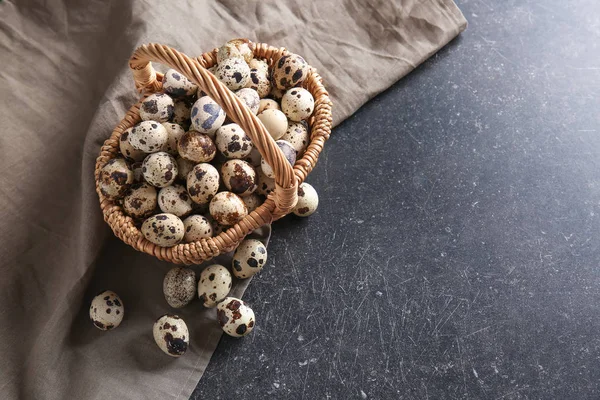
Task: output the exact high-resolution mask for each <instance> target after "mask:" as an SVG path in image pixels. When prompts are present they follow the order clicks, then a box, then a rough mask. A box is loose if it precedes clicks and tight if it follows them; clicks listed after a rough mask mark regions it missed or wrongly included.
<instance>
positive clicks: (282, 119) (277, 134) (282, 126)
mask: <svg viewBox="0 0 600 400" xmlns="http://www.w3.org/2000/svg"><path fill="white" fill-rule="evenodd" d="M258 119H260V122H262V123H263V125H264V126H265V128H267V131H268V132H269V134H270V135H271V136H272V137H273V139H275V140H277V139H281V137H282V136H283V134H284V133H285V131H286V130H287V127H288V120H287V117H286V116H285V114H284V113H283V112H281V111H279V110H276V109H274V108H269V109H266V110H264V111H263V112H261V113H260V114H258Z"/></svg>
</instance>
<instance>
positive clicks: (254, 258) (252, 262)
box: [231, 239, 267, 279]
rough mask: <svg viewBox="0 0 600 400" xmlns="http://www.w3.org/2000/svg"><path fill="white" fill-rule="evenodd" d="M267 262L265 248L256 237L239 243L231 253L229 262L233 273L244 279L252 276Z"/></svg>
mask: <svg viewBox="0 0 600 400" xmlns="http://www.w3.org/2000/svg"><path fill="white" fill-rule="evenodd" d="M266 263H267V248H266V247H265V245H264V244H263V243H262V242H261V241H260V240H256V239H246V240H244V241H242V243H240V245H239V246H238V248H237V249H236V250H235V253H233V260H232V263H231V266H232V267H233V268H232V271H233V275H234V276H235V277H236V278H240V279H246V278H250V277H251V276H254V274H256V273H257V272H260V270H261V269H262V268H263V267H264V266H265V264H266Z"/></svg>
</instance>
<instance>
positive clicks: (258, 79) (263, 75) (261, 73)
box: [246, 60, 271, 99]
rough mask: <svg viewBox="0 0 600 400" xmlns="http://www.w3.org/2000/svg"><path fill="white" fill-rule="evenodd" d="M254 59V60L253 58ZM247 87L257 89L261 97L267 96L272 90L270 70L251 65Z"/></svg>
mask: <svg viewBox="0 0 600 400" xmlns="http://www.w3.org/2000/svg"><path fill="white" fill-rule="evenodd" d="M253 61H254V60H253ZM246 87H247V88H250V89H254V90H256V93H258V97H260V98H261V99H262V98H263V97H267V96H268V95H269V93H270V92H271V80H270V79H269V75H268V72H267V71H266V70H262V69H259V68H253V67H250V78H249V79H248V83H246Z"/></svg>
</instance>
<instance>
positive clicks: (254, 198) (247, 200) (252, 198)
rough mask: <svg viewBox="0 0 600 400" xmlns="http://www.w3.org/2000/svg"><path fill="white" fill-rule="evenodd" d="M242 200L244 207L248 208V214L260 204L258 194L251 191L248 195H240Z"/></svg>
mask: <svg viewBox="0 0 600 400" xmlns="http://www.w3.org/2000/svg"><path fill="white" fill-rule="evenodd" d="M257 187H258V185H257ZM242 200H243V201H244V204H245V205H246V208H247V209H248V214H250V213H251V212H252V211H254V210H256V209H257V208H258V207H259V206H260V205H261V204H262V200H261V198H260V196H259V195H258V194H256V193H251V194H249V195H248V196H244V197H242Z"/></svg>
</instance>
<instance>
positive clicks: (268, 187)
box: [256, 168, 275, 197]
mask: <svg viewBox="0 0 600 400" xmlns="http://www.w3.org/2000/svg"><path fill="white" fill-rule="evenodd" d="M256 172H257V174H256V175H257V178H258V188H257V189H256V193H258V194H261V195H263V196H265V197H266V196H268V195H269V194H270V193H271V192H272V191H273V190H275V179H273V178H269V177H268V176H267V175H265V173H264V172H263V170H262V168H256Z"/></svg>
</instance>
